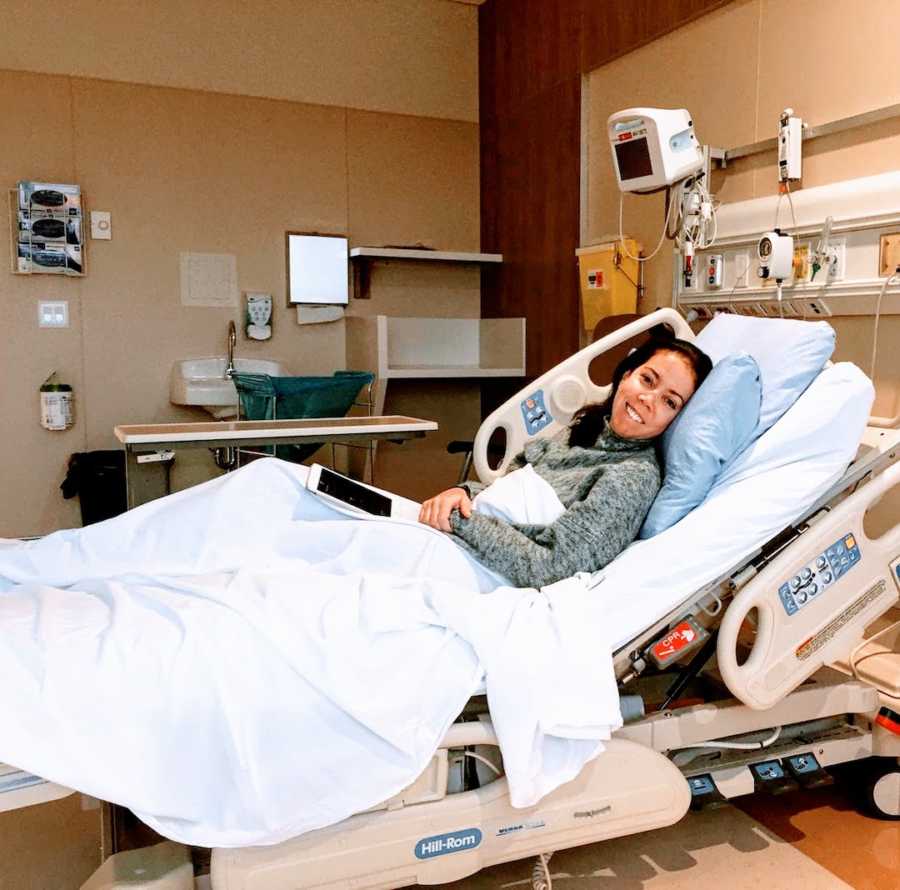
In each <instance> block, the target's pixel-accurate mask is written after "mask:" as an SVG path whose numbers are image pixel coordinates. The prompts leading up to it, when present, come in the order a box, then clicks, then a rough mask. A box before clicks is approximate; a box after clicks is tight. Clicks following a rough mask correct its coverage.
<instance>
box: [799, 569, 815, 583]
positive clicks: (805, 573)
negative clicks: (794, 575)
mask: <svg viewBox="0 0 900 890" xmlns="http://www.w3.org/2000/svg"><path fill="white" fill-rule="evenodd" d="M800 577H801V578H802V579H803V580H804V581H809V579H810V578H812V571H811V570H810V569H804V570H803V571H802V572H800Z"/></svg>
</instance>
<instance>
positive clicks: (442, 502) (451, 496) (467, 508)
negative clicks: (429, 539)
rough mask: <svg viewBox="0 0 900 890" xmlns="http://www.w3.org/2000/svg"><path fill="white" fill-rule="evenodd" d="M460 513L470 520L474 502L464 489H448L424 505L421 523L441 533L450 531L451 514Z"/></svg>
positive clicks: (420, 513)
mask: <svg viewBox="0 0 900 890" xmlns="http://www.w3.org/2000/svg"><path fill="white" fill-rule="evenodd" d="M453 510H459V512H460V513H461V514H462V515H463V516H464V517H465V518H466V519H468V518H469V517H470V516H471V515H472V501H471V500H470V499H469V496H468V495H467V494H466V492H465V489H463V488H448V489H447V490H446V491H442V492H441V493H440V494H436V495H435V496H434V497H433V498H429V499H428V500H427V501H425V502H424V503H423V504H422V509H421V511H420V512H419V522H424V523H425V525H430V526H431V527H432V528H436V529H437V530H438V531H440V532H448V531H450V513H451V512H452V511H453Z"/></svg>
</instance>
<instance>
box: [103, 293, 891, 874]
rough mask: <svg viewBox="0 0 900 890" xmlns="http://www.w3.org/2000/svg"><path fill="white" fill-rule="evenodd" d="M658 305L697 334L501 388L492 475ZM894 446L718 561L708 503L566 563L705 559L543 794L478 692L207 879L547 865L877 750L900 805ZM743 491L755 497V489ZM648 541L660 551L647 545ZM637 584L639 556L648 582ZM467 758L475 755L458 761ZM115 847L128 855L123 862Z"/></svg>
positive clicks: (480, 442)
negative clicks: (308, 824)
mask: <svg viewBox="0 0 900 890" xmlns="http://www.w3.org/2000/svg"><path fill="white" fill-rule="evenodd" d="M660 323H662V324H665V325H667V326H669V327H670V328H671V329H672V330H673V331H674V332H675V333H676V335H678V336H680V337H683V338H685V339H693V333H692V332H691V330H690V329H689V328H688V326H687V325H686V324H685V322H684V321H683V320H682V318H681V316H679V315H678V314H677V313H676V312H674V311H672V310H667V309H663V310H658V311H657V312H655V313H652V314H651V315H648V316H646V317H644V318H642V319H640V320H638V321H636V322H633V323H631V324H629V325H627V326H626V327H624V328H623V329H621V330H620V331H617V332H615V333H614V334H611V335H609V336H607V337H605V338H603V339H602V340H600V341H598V342H596V343H594V344H592V345H591V346H590V347H588V348H587V349H585V350H582V351H581V352H580V353H578V354H577V355H576V356H573V357H572V358H570V359H569V360H567V361H566V362H564V363H563V364H562V365H560V366H558V367H557V368H555V369H553V370H551V371H549V372H547V374H545V375H543V376H542V377H540V378H539V379H538V380H537V381H535V382H534V383H533V384H532V385H531V386H530V387H529V388H528V389H527V390H523V391H522V392H521V393H519V394H517V396H515V397H513V399H511V400H510V402H508V403H507V404H506V405H504V406H501V408H500V409H498V411H497V412H494V414H492V415H491V417H489V418H488V419H487V421H485V424H484V425H483V427H482V429H481V430H479V433H478V435H477V436H476V440H475V463H476V467H477V469H478V472H479V476H480V477H481V478H482V479H484V480H486V481H490V480H491V479H492V478H494V477H495V476H496V475H497V474H499V473H501V472H502V471H503V469H504V463H503V462H501V463H500V464H499V466H495V467H491V466H489V465H488V463H487V445H488V442H489V441H490V440H491V438H492V437H493V436H494V434H495V432H496V430H497V429H503V431H504V433H505V436H506V440H507V449H506V456H505V458H504V461H508V460H509V458H510V456H511V455H512V454H514V453H515V452H516V451H517V450H518V448H519V446H520V445H521V444H522V441H524V439H525V438H526V437H527V436H528V435H529V433H528V431H527V430H524V429H523V427H524V424H523V423H522V422H521V417H522V404H523V400H526V399H529V398H532V397H533V396H534V395H535V394H536V393H538V392H540V393H541V394H542V398H543V399H544V400H545V401H544V405H543V407H544V408H546V409H548V410H547V411H546V413H547V415H548V416H552V418H553V421H554V422H553V423H552V424H549V425H546V426H545V427H544V428H543V429H540V430H538V431H537V434H547V433H549V432H552V431H553V430H554V429H557V428H558V427H559V426H560V425H565V424H566V423H567V422H568V420H569V419H570V418H571V416H572V415H573V414H574V413H575V411H576V410H577V409H578V408H579V407H580V406H581V405H582V404H584V403H585V402H587V401H597V400H599V399H602V398H603V397H604V395H605V393H606V389H605V388H604V387H601V386H598V385H596V384H595V383H593V382H592V381H591V379H590V372H589V367H590V363H591V361H592V360H593V359H594V358H595V357H596V356H597V355H599V354H601V353H602V352H604V351H606V350H607V349H609V348H611V347H613V346H615V345H618V344H620V343H622V342H625V341H627V340H628V339H630V338H632V337H634V336H636V335H638V334H640V333H641V332H643V331H645V330H648V329H649V328H651V327H653V326H655V325H657V324H660ZM823 373H824V372H823ZM826 395H827V393H826ZM798 404H799V403H798ZM795 407H796V406H795ZM794 410H795V409H794V408H792V409H791V411H794ZM788 413H789V414H790V412H788ZM786 416H787V415H786ZM766 435H768V434H766ZM762 438H763V439H765V435H764V436H763V437H762ZM898 456H900V431H897V430H888V429H878V428H874V427H869V428H867V429H866V431H865V434H864V436H863V438H862V441H861V442H860V443H859V450H858V454H857V457H856V459H855V460H854V461H853V462H852V463H851V464H850V466H849V467H848V468H847V469H846V472H844V474H843V476H842V477H841V478H839V479H837V481H832V483H831V484H829V485H828V486H827V488H826V489H825V490H821V491H816V492H815V496H814V497H812V498H810V499H808V502H807V503H805V504H804V505H803V506H802V508H800V507H796V508H795V509H796V510H797V515H791V516H790V519H789V520H788V521H786V522H784V523H783V524H779V525H778V527H777V528H773V530H772V533H771V534H769V535H768V536H767V537H766V539H765V540H757V539H756V538H758V535H757V536H756V537H754V536H753V535H752V534H751V535H749V536H748V537H747V538H746V540H743V541H742V543H740V544H738V545H736V547H737V549H736V547H735V546H732V548H731V549H730V550H729V549H728V548H724V549H723V548H719V549H718V550H716V549H715V548H713V551H714V552H713V553H712V556H711V561H710V560H706V562H704V559H701V558H700V557H698V556H696V555H695V554H694V553H691V552H688V550H687V549H686V548H685V545H684V542H685V541H688V540H690V538H689V537H685V535H688V534H691V533H693V531H694V530H695V529H703V528H704V525H703V523H704V521H708V522H712V523H713V524H714V527H713V528H709V527H708V526H707V527H706V530H705V533H706V535H708V536H711V535H713V534H714V533H715V532H716V530H717V529H716V527H715V524H716V523H720V522H721V517H720V516H719V515H717V514H716V512H715V504H711V503H706V502H704V504H702V505H701V506H700V507H698V508H696V509H695V510H694V511H693V513H692V514H691V515H690V516H689V517H688V519H687V520H684V521H683V522H682V523H679V525H678V526H676V529H678V528H682V527H683V529H684V530H685V531H684V532H683V533H680V532H676V533H673V535H671V536H669V538H668V540H667V541H665V542H664V541H660V542H659V543H658V544H657V543H656V541H655V539H652V540H651V541H648V542H642V543H641V544H640V545H635V548H630V550H629V551H626V552H625V553H624V554H623V555H622V556H620V557H619V558H618V559H617V560H615V561H614V562H613V563H612V564H610V566H609V567H607V569H605V570H603V571H601V572H598V573H595V575H594V576H588V575H583V576H577V577H576V578H574V579H568V580H567V581H564V582H559V584H562V585H565V584H571V585H575V586H577V587H578V589H582V590H583V589H584V588H585V587H587V588H588V589H589V590H594V592H595V593H596V596H597V597H598V598H600V597H602V596H603V595H604V585H607V586H608V585H609V584H610V579H611V578H615V577H618V578H619V579H620V580H621V578H622V577H627V573H628V572H630V571H631V567H632V566H633V565H639V564H641V563H644V564H649V562H653V561H656V562H659V561H660V560H662V561H665V560H664V558H663V555H665V558H671V557H672V554H673V552H674V553H676V554H677V553H681V555H682V557H683V559H682V561H683V562H684V563H685V564H689V563H690V562H691V560H692V559H695V558H696V561H697V563H698V565H699V564H700V563H703V565H702V574H701V575H696V577H703V578H705V580H704V582H703V583H701V584H698V585H696V586H695V587H694V588H692V589H691V590H690V591H684V590H682V588H683V586H684V581H683V579H682V580H681V582H678V583H676V582H677V577H676V576H677V573H673V575H672V578H673V581H672V584H671V589H669V588H668V587H667V585H665V584H662V585H659V584H657V585H656V587H657V589H656V590H655V591H654V594H653V596H652V597H651V596H650V594H648V602H649V603H650V606H649V607H648V610H644V612H643V613H642V615H643V619H644V623H643V624H641V626H639V627H636V626H629V623H628V622H627V621H626V622H624V623H623V625H622V626H621V627H619V628H617V633H619V634H621V635H622V636H620V638H618V639H617V640H616V645H615V647H614V657H613V663H614V668H615V674H616V677H617V680H618V683H619V686H620V692H621V694H622V696H623V699H622V701H623V715H627V719H626V720H625V723H624V725H623V726H622V727H621V729H619V730H618V731H617V732H615V733H614V734H613V737H612V738H611V739H610V740H609V741H608V742H607V743H606V744H605V750H604V751H603V753H602V754H600V756H598V757H596V758H595V759H593V760H592V761H590V762H589V763H588V764H587V766H586V767H585V768H583V769H582V770H581V772H580V773H579V775H578V776H577V777H576V778H575V779H574V780H572V781H570V782H568V783H567V784H565V785H563V786H561V787H559V788H558V789H556V790H555V791H553V792H551V793H550V794H548V795H546V796H545V797H544V798H542V799H541V800H540V801H539V802H538V803H537V804H536V805H534V806H531V807H529V808H527V809H516V808H514V807H512V806H511V803H510V799H509V793H508V786H507V781H506V779H505V778H504V776H503V764H502V758H501V756H500V752H499V750H498V747H497V745H498V743H497V736H496V734H495V732H494V729H493V727H492V724H491V720H490V715H489V709H488V707H487V704H486V702H485V701H484V699H483V697H477V698H475V699H473V700H472V701H471V702H470V703H469V705H468V706H467V707H466V709H465V711H464V712H463V714H462V715H460V719H459V720H458V721H457V722H456V723H454V724H453V725H452V726H451V728H450V729H449V731H448V732H447V734H446V737H445V738H444V740H443V742H442V743H441V745H440V747H439V748H438V750H437V751H436V752H435V754H434V757H433V758H432V760H431V762H430V763H429V765H428V767H427V768H426V769H425V770H424V772H423V773H422V774H421V775H420V776H419V778H418V779H417V780H416V781H415V782H413V783H412V784H411V785H410V786H409V787H408V788H406V789H404V790H403V791H401V792H400V793H399V794H397V795H395V796H394V797H392V798H391V799H389V800H386V801H384V802H382V803H381V804H379V805H377V806H375V807H373V808H372V809H370V810H368V811H366V812H362V813H358V814H356V815H354V816H352V817H350V818H349V819H346V820H345V821H343V822H341V823H339V824H336V825H333V826H329V827H326V828H322V829H319V830H316V831H312V832H309V833H307V834H304V835H301V836H299V837H297V838H294V839H292V840H289V841H287V842H285V843H281V844H277V845H274V846H268V847H246V848H230V849H216V850H214V851H213V853H212V860H211V869H210V875H209V876H208V877H203V878H200V879H197V880H198V881H199V882H201V883H198V885H197V886H198V887H199V886H211V887H212V888H214V890H287V888H291V890H296V888H305V887H323V888H337V887H347V888H350V887H352V888H368V887H372V888H381V887H401V886H407V885H411V884H416V883H419V884H437V883H444V882H447V881H452V880H456V879H459V878H463V877H465V876H467V875H471V874H473V873H475V872H476V871H478V870H480V869H481V868H484V867H486V866H489V865H493V864H496V863H501V862H507V861H511V860H516V859H522V858H525V857H528V856H535V855H536V856H539V859H538V862H537V865H536V881H537V882H539V879H540V877H541V876H542V875H543V873H544V872H545V871H546V869H547V859H548V855H549V854H552V852H553V851H555V850H559V849H566V848H569V847H574V846H578V845H581V844H588V843H594V842H597V841H602V840H608V839H612V838H616V837H621V836H624V835H629V834H634V833H637V832H641V831H646V830H650V829H654V828H660V827H663V826H667V825H671V824H673V823H675V822H677V821H678V820H679V819H681V818H682V817H683V816H685V814H686V813H687V812H688V810H689V809H691V808H692V807H693V808H700V807H703V806H708V805H715V804H717V803H720V802H722V801H724V800H727V799H729V798H733V797H736V796H739V795H742V794H748V793H752V792H754V791H757V790H768V791H773V792H778V791H783V790H786V789H789V788H791V787H796V786H802V787H815V786H816V785H818V784H823V783H825V782H827V781H828V778H829V777H828V774H827V768H828V767H830V766H833V765H835V764H838V763H844V762H848V761H853V760H862V759H867V758H878V763H879V764H880V765H881V766H882V767H887V772H886V773H885V774H884V775H883V776H881V778H879V780H878V782H877V783H874V782H873V798H874V802H875V804H876V806H877V807H879V808H880V809H881V810H882V812H883V813H884V814H885V815H888V816H896V815H900V790H898V789H900V773H898V771H897V764H898V759H900V725H898V721H897V718H896V714H894V712H893V709H894V708H896V707H897V706H898V702H900V665H898V663H897V661H896V660H895V659H892V658H891V657H890V655H889V654H888V655H885V656H884V657H882V658H881V659H880V660H879V659H878V658H869V655H870V654H871V653H870V651H869V649H868V648H866V647H865V644H864V634H865V633H866V631H867V629H871V628H872V626H873V625H874V626H877V627H879V628H883V627H884V626H885V625H884V623H883V624H881V625H876V622H878V621H879V620H880V621H882V622H885V616H889V615H890V612H891V609H892V608H893V607H894V606H895V605H896V603H897V601H898V598H900V523H898V522H897V517H896V516H893V517H889V518H888V521H887V529H886V530H885V531H883V533H882V534H881V535H880V536H876V535H875V534H873V533H871V529H868V530H867V526H866V523H865V521H864V520H865V517H866V513H867V512H869V511H871V510H873V509H874V508H875V507H876V506H877V504H878V503H879V501H880V500H881V499H882V498H884V497H885V496H886V495H889V494H890V493H891V492H892V490H894V489H896V488H897V486H898V483H900V461H898V459H897V458H898ZM801 471H802V467H798V470H797V472H798V473H801V474H802V472H801ZM753 484H754V480H753V479H752V478H750V479H749V480H748V479H745V480H743V481H742V482H739V483H738V485H737V486H736V487H740V485H744V486H745V488H744V491H745V492H747V491H749V492H751V493H752V491H753V488H752V486H753ZM747 486H749V488H748V487H747ZM893 493H894V494H895V495H896V493H897V492H896V491H894V492H893ZM745 506H746V510H747V513H748V516H749V515H750V514H751V513H752V511H753V508H754V505H753V503H747V504H746V505H745ZM786 509H787V510H788V512H790V510H791V508H790V506H788V507H787V508H786ZM688 520H689V521H688ZM753 528H757V526H753ZM666 534H668V533H664V534H663V535H660V536H659V538H660V539H662V538H663V537H664V536H665V535H666ZM679 534H681V537H680V538H679ZM870 535H871V536H870ZM725 537H728V536H727V535H726V536H725ZM732 538H733V539H735V540H737V539H740V538H741V536H740V535H739V534H737V535H732ZM673 546H674V547H675V550H674V551H673V549H672V547H673ZM638 547H643V548H644V549H643V550H640V551H639V550H637V548H638ZM651 547H657V549H656V550H655V551H654V550H652V549H650V548H651ZM665 547H668V548H669V549H668V550H666V549H665ZM659 548H663V549H659ZM632 549H633V550H634V553H636V554H637V556H634V555H633V554H631V550H632ZM738 551H740V552H738ZM653 553H656V554H659V555H658V556H656V557H649V555H650V554H653ZM704 558H705V555H704ZM823 559H824V560H826V561H828V565H829V567H830V566H831V565H832V563H834V564H836V565H840V563H841V560H842V559H846V560H847V564H846V567H845V568H844V569H843V570H842V571H841V572H840V573H836V574H837V577H835V578H833V579H832V580H831V581H830V582H829V583H828V584H826V585H823V588H822V590H821V591H819V592H818V593H817V595H816V596H810V597H809V599H808V600H807V601H806V602H803V603H800V602H799V600H798V599H797V598H796V597H792V596H788V595H786V590H785V588H786V587H787V589H788V590H787V592H790V589H791V583H792V579H794V578H795V577H799V576H801V575H805V573H806V572H807V571H808V572H810V573H815V572H816V571H817V568H818V570H819V572H820V573H821V566H822V564H823V563H822V560H823ZM629 560H631V561H630V562H629ZM648 560H649V561H648ZM664 568H665V567H664V566H663V570H664ZM658 571H659V569H658ZM698 571H699V569H698ZM617 572H618V576H617V575H616V573H617ZM617 589H621V588H620V587H619V588H617ZM641 589H642V588H641V582H640V579H639V578H638V577H637V575H636V576H635V582H634V591H635V594H636V595H638V594H639V593H640V592H641ZM807 589H810V588H807ZM631 624H632V625H633V624H634V620H633V619H632V622H631ZM870 632H871V631H870ZM687 637H693V638H694V639H695V640H699V641H700V645H699V646H697V647H696V648H694V649H693V650H691V651H690V652H688V651H687V650H679V649H678V644H679V641H680V640H682V639H685V638H687ZM861 643H863V648H862V649H860V644H861ZM872 646H873V647H874V646H875V641H874V640H873V643H872ZM881 651H882V652H883V651H889V650H884V647H882V650H881ZM673 652H674V657H669V656H671V655H672V654H673ZM863 660H864V661H865V666H863V665H862V663H861V662H862V661H863ZM856 662H860V664H859V666H857V665H856ZM892 715H893V716H892ZM465 761H471V763H472V765H473V766H474V769H470V770H463V769H461V768H460V763H461V762H465ZM882 772H884V770H882ZM465 773H468V774H469V778H470V781H469V782H468V783H467V784H466V783H464V782H463V776H464V774H465ZM473 773H474V776H475V781H474V782H473V781H471V777H472V774H473ZM473 786H477V787H473ZM185 856H186V853H185V852H184V851H182V854H181V855H179V854H178V853H177V850H176V848H175V846H174V845H171V844H167V845H166V846H165V855H162V854H161V853H160V850H159V849H157V850H156V851H155V852H154V851H147V852H142V851H134V852H131V853H126V854H119V855H118V856H115V857H112V859H111V860H109V861H108V862H107V864H106V865H105V866H104V868H105V871H103V870H101V871H103V873H102V874H101V873H98V875H97V876H95V879H92V882H91V881H89V882H88V884H87V885H85V886H86V887H87V888H90V890H100V888H112V887H118V886H123V887H124V886H126V885H127V886H128V887H129V888H136V887H150V886H153V887H157V886H165V887H166V888H170V890H178V888H185V890H187V888H189V887H191V886H193V880H194V879H193V878H192V877H191V875H190V869H189V868H188V867H186V865H185V863H186V861H187V860H186V859H185ZM120 857H121V859H120ZM114 860H120V861H119V862H118V863H114V864H113V865H111V863H113V862H114ZM163 881H166V882H167V883H162V882H163ZM117 882H118V883H117ZM154 882H156V883H154Z"/></svg>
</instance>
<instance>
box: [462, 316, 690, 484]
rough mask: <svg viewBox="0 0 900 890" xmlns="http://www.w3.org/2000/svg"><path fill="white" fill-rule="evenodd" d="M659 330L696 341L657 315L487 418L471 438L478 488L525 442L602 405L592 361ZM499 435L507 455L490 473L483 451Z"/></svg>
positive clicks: (677, 322) (580, 355)
mask: <svg viewBox="0 0 900 890" xmlns="http://www.w3.org/2000/svg"><path fill="white" fill-rule="evenodd" d="M659 324H665V325H668V326H669V327H671V328H672V329H673V331H674V332H675V336H676V337H681V338H682V339H684V340H693V339H694V333H693V331H692V330H691V329H690V327H689V326H688V324H687V322H686V321H685V320H684V319H683V318H682V317H681V316H680V315H679V314H678V313H677V312H676V311H675V310H674V309H668V308H666V309H657V310H656V311H655V312H651V313H650V314H649V315H645V316H644V317H643V318H639V319H638V320H637V321H633V322H631V323H630V324H627V325H625V326H624V327H621V328H619V329H618V330H617V331H613V333H611V334H608V335H607V336H605V337H602V338H601V339H599V340H597V341H596V342H595V343H592V344H591V345H590V346H586V347H585V348H584V349H582V350H580V351H579V352H576V353H575V354H574V355H572V356H570V357H569V358H567V359H566V360H565V361H563V362H560V364H558V365H556V367H554V368H551V369H550V370H549V371H547V372H545V373H544V374H542V375H541V376H540V377H538V378H537V380H535V381H534V382H533V383H531V384H529V385H528V386H526V387H525V388H524V389H521V390H519V392H517V393H516V394H515V395H514V396H513V397H512V398H511V399H508V400H507V401H506V402H504V403H503V404H502V405H501V406H500V407H499V408H497V409H496V410H495V411H493V412H492V413H491V414H490V415H488V417H487V419H486V420H485V421H484V422H483V423H482V424H481V426H480V427H479V429H478V433H477V435H476V436H475V446H474V459H475V471H476V472H477V473H478V478H479V479H480V480H481V481H482V482H493V481H494V480H495V479H496V478H497V477H498V476H502V475H503V473H504V471H505V470H506V467H507V466H508V465H509V462H510V461H511V460H512V458H513V457H514V456H515V455H517V454H518V453H519V452H520V451H521V450H522V447H523V446H524V445H525V443H526V442H527V441H528V440H529V439H532V438H534V437H536V436H547V435H553V433H555V432H557V431H558V430H559V429H560V428H561V427H564V426H566V425H567V424H568V423H569V421H570V420H571V419H572V416H573V415H574V414H575V412H576V411H578V409H579V408H582V407H583V406H584V405H586V404H588V403H589V402H601V401H603V399H605V398H606V396H607V395H608V393H609V386H598V385H597V384H595V383H594V382H593V381H592V380H591V378H590V374H589V373H588V366H589V365H590V363H591V361H593V359H595V358H596V357H597V356H598V355H601V354H602V353H604V352H607V351H608V350H610V349H612V348H614V347H616V346H619V345H620V344H621V343H624V342H626V341H627V340H630V339H631V338H632V337H635V336H637V335H638V334H642V333H644V331H648V330H650V328H653V327H656V325H659ZM498 429H502V430H503V431H504V432H505V434H506V451H505V453H504V455H503V459H502V460H501V462H500V464H499V465H498V466H497V468H496V469H491V467H490V466H489V464H488V460H487V446H488V442H489V441H490V439H491V436H493V435H494V433H495V432H496V431H497V430H498Z"/></svg>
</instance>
